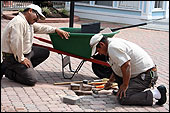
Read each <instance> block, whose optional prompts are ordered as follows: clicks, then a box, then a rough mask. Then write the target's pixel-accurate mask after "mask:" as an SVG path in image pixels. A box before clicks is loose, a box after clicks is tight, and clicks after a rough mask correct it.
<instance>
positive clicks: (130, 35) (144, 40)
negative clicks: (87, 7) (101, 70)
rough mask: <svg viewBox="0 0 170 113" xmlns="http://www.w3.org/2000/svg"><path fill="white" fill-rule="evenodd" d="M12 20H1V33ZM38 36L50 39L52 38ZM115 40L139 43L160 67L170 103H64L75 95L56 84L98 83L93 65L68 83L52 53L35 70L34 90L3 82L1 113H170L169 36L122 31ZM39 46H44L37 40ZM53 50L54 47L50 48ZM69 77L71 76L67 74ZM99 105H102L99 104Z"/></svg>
mask: <svg viewBox="0 0 170 113" xmlns="http://www.w3.org/2000/svg"><path fill="white" fill-rule="evenodd" d="M91 21H92V20H80V21H79V22H76V23H75V24H74V27H80V26H81V23H87V22H91ZM8 22H9V20H4V19H1V31H2V32H3V29H4V27H5V25H6V24H7V23H8ZM45 24H47V25H51V26H57V27H59V28H60V27H68V26H69V24H68V23H45ZM101 25H102V27H111V28H115V27H119V26H122V24H115V23H109V22H102V24H101ZM2 32H1V34H2ZM36 36H39V37H44V38H48V39H49V36H48V35H42V34H41V35H40V34H37V35H36ZM115 37H118V38H124V39H127V40H129V41H132V42H135V43H136V44H138V45H140V46H141V47H142V48H144V49H145V50H146V51H147V52H148V53H149V54H150V55H151V57H152V58H153V60H154V62H155V63H156V64H157V67H158V74H159V76H160V77H159V79H158V82H157V85H160V84H164V85H165V86H166V87H167V89H168V93H167V96H168V100H167V102H166V104H164V105H163V106H157V105H153V106H151V107H147V106H144V107H143V106H122V105H120V104H118V103H117V101H116V99H115V98H116V97H115V96H113V95H108V96H106V95H105V96H104V95H103V96H99V97H94V96H85V97H84V98H83V99H82V100H81V103H79V104H77V105H69V104H65V103H63V102H62V97H63V96H65V95H67V94H71V95H75V94H74V92H73V91H71V90H68V86H54V85H53V83H54V82H62V81H76V80H83V79H97V77H96V76H95V74H94V73H93V71H92V69H91V62H85V64H84V65H83V67H82V68H81V70H80V71H79V73H78V74H77V75H75V76H74V78H73V79H72V80H68V79H64V78H63V76H62V73H61V56H60V55H59V54H57V53H54V52H51V54H50V57H49V58H48V59H47V60H46V61H45V62H43V63H42V64H40V65H39V66H37V67H36V68H35V69H36V71H37V72H38V73H39V75H38V78H39V81H38V83H37V84H36V85H35V86H34V87H27V86H24V85H21V84H18V83H14V82H13V81H10V80H8V79H7V78H5V77H3V78H2V80H1V112H5V111H6V112H10V111H14V112H16V111H19V112H22V111H23V112H31V111H32V112H34V111H35V112H41V111H43V112H45V111H46V112H51V111H54V112H57V111H58V112H61V111H64V112H74V111H78V112H80V111H82V112H84V111H106V112H107V111H110V112H112V111H113V112H122V111H124V112H132V111H137V112H143V111H145V112H160V111H165V112H169V32H163V31H154V30H145V29H140V28H129V29H124V30H123V29H122V30H121V32H120V33H118V34H116V35H115ZM34 42H36V43H40V44H44V43H43V42H40V41H37V40H34ZM49 46H51V45H49ZM51 47H52V46H51ZM80 61H81V60H80V59H76V58H72V57H71V62H72V68H73V69H75V68H76V67H77V65H78V63H79V62H80ZM66 74H67V75H70V74H71V73H69V72H68V71H67V70H66ZM97 101H98V102H97Z"/></svg>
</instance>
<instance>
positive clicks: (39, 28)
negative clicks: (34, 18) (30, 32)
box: [33, 23, 69, 39]
mask: <svg viewBox="0 0 170 113" xmlns="http://www.w3.org/2000/svg"><path fill="white" fill-rule="evenodd" d="M33 27H34V33H37V34H47V33H55V32H56V33H57V34H58V35H59V36H60V37H61V38H63V37H64V38H65V39H68V37H69V32H66V31H64V30H61V29H58V28H56V27H52V26H48V25H42V24H40V23H34V24H33Z"/></svg>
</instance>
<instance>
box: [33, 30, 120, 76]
mask: <svg viewBox="0 0 170 113" xmlns="http://www.w3.org/2000/svg"><path fill="white" fill-rule="evenodd" d="M60 29H62V30H64V31H67V32H70V37H69V39H62V38H61V37H60V36H59V35H58V34H57V33H50V34H49V36H50V39H51V41H49V40H46V39H43V38H40V37H34V38H36V39H38V40H40V41H43V42H46V43H49V44H52V45H53V48H51V47H47V46H44V45H39V44H35V43H34V45H37V46H41V47H45V48H48V49H49V50H50V51H53V52H57V53H59V54H61V56H62V73H63V77H64V78H67V77H65V75H64V68H65V66H67V65H68V64H69V69H70V71H71V72H74V73H73V75H72V76H71V77H69V79H71V78H73V76H74V75H75V73H78V71H79V70H80V68H81V67H82V65H83V64H84V62H85V61H90V62H92V63H94V64H98V65H102V66H104V68H110V65H109V64H108V63H107V62H105V61H103V60H102V59H101V58H99V59H95V58H93V57H91V50H92V49H91V47H90V45H89V42H90V39H91V37H92V36H94V35H95V34H91V33H81V28H60ZM101 30H102V29H101ZM117 33H119V31H118V30H117V31H114V32H111V33H103V35H104V36H108V37H110V38H111V37H113V36H114V35H115V34H117ZM63 54H64V55H66V56H65V57H64V56H63ZM70 56H71V57H75V58H79V59H82V61H81V62H80V64H79V65H78V67H77V69H76V70H75V71H73V70H72V69H71V62H70ZM98 57H99V56H98ZM102 57H103V56H102ZM96 58H97V57H96ZM95 72H96V71H95V70H94V73H95Z"/></svg>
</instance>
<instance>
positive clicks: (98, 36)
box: [90, 33, 103, 56]
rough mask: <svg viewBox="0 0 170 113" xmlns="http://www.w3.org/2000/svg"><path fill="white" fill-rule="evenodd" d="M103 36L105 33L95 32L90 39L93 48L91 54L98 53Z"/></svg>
mask: <svg viewBox="0 0 170 113" xmlns="http://www.w3.org/2000/svg"><path fill="white" fill-rule="evenodd" d="M102 38H103V35H102V34H101V33H98V34H95V35H94V36H93V37H92V38H91V39H90V46H91V48H92V52H91V56H93V55H94V54H95V53H96V46H97V44H98V43H99V42H100V40H101V39H102Z"/></svg>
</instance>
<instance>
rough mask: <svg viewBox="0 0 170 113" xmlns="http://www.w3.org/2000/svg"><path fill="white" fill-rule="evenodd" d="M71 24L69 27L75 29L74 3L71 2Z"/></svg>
mask: <svg viewBox="0 0 170 113" xmlns="http://www.w3.org/2000/svg"><path fill="white" fill-rule="evenodd" d="M70 2H71V3H70V23H69V27H73V23H74V1H70Z"/></svg>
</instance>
